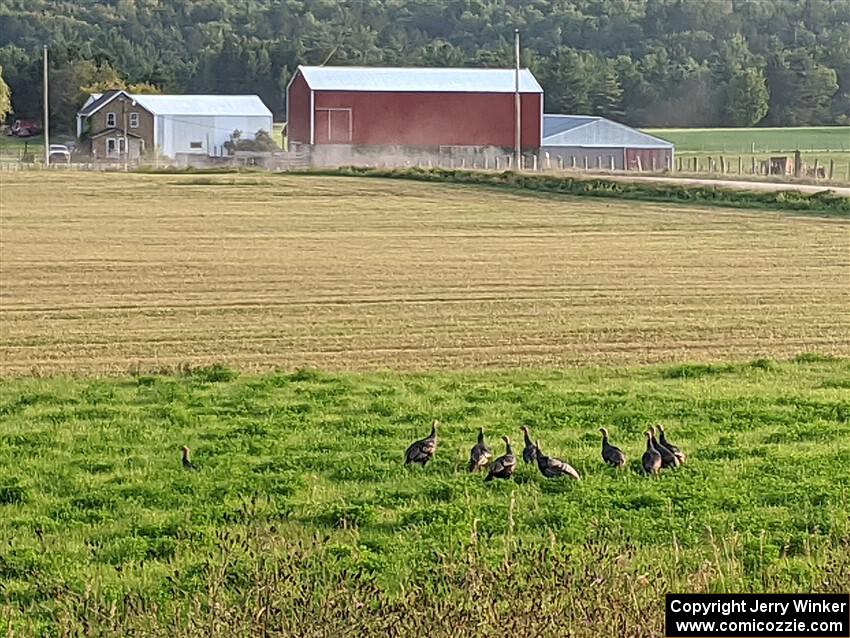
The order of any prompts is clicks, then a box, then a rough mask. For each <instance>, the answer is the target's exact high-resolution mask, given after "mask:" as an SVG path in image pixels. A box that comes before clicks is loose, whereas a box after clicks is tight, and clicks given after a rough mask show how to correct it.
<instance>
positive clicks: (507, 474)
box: [484, 436, 516, 483]
mask: <svg viewBox="0 0 850 638" xmlns="http://www.w3.org/2000/svg"><path fill="white" fill-rule="evenodd" d="M502 440H503V441H504V442H505V454H504V455H503V456H500V457H499V458H497V459H496V460H495V461H493V462H492V463H491V464H490V471H489V472H488V473H487V476H486V477H485V478H484V482H485V483H487V482H488V481H492V480H493V479H494V478H499V479H509V478H511V475H512V474H513V473H514V470H515V469H516V457H515V456H514V451H513V448H511V440H510V439H509V438H508V437H506V436H503V437H502Z"/></svg>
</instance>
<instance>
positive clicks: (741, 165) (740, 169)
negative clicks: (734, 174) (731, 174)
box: [738, 155, 744, 175]
mask: <svg viewBox="0 0 850 638" xmlns="http://www.w3.org/2000/svg"><path fill="white" fill-rule="evenodd" d="M743 173H744V158H743V157H741V156H740V155H738V175H742V174H743Z"/></svg>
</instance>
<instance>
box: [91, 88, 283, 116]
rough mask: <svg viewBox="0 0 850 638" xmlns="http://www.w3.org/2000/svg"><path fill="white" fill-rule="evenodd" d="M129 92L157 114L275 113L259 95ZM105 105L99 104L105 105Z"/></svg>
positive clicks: (134, 98)
mask: <svg viewBox="0 0 850 638" xmlns="http://www.w3.org/2000/svg"><path fill="white" fill-rule="evenodd" d="M119 93H123V91H122V92H119ZM119 93H116V94H115V96H117V95H118V94H119ZM101 95H102V94H97V93H95V94H93V95H92V96H91V97H90V98H89V99H88V101H86V103H85V104H84V105H83V108H82V109H81V112H82V113H85V112H86V110H87V108H88V107H89V106H91V105H93V104H94V103H95V102H97V101H98V100H99V99H100V98H101ZM125 95H126V96H127V97H129V98H130V99H131V100H135V101H136V102H138V103H139V104H141V105H142V107H143V108H144V109H145V110H147V111H150V112H151V113H153V114H154V115H236V116H239V115H251V116H254V115H257V116H264V117H271V116H272V112H271V111H270V110H269V109H268V108H267V107H266V105H265V104H263V101H262V100H261V99H260V98H259V96H257V95H153V94H147V93H144V94H141V93H140V94H130V93H125ZM105 104H106V103H104V104H101V105H99V106H100V107H103V106H104V105H105ZM86 114H88V113H86Z"/></svg>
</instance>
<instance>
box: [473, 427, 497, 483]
mask: <svg viewBox="0 0 850 638" xmlns="http://www.w3.org/2000/svg"><path fill="white" fill-rule="evenodd" d="M492 458H493V452H492V451H490V448H488V447H487V445H486V444H485V443H484V428H478V443H476V444H475V445H474V446H473V448H472V450H471V451H470V453H469V471H470V472H477V471H478V470H480V469H481V468H482V467H484V466H485V465H487V464H488V463H489V462H490V459H492Z"/></svg>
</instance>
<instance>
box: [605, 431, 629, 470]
mask: <svg viewBox="0 0 850 638" xmlns="http://www.w3.org/2000/svg"><path fill="white" fill-rule="evenodd" d="M599 431H600V432H602V460H603V461H605V462H606V463H607V464H608V465H610V466H611V467H625V465H626V455H625V454H623V451H622V450H621V449H620V448H618V447H614V446H613V445H611V444H610V443H608V430H606V429H605V428H599Z"/></svg>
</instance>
